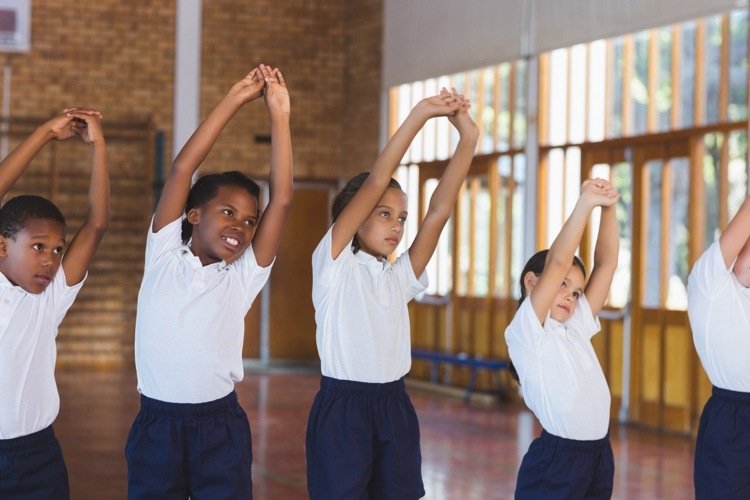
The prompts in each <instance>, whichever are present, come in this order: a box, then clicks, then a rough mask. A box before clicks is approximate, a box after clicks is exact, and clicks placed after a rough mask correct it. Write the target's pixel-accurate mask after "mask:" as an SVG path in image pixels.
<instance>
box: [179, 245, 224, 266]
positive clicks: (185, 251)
mask: <svg viewBox="0 0 750 500" xmlns="http://www.w3.org/2000/svg"><path fill="white" fill-rule="evenodd" d="M179 251H180V255H182V258H183V259H185V260H186V261H187V262H189V263H190V264H191V265H192V266H193V267H195V268H205V269H212V268H215V269H216V270H217V271H226V270H228V269H229V268H230V267H231V265H232V263H231V262H230V263H227V262H226V261H223V260H221V261H219V262H214V263H213V264H209V265H207V266H204V265H203V264H201V260H200V259H199V258H198V256H197V255H195V254H194V253H193V251H192V250H190V246H189V244H188V245H182V246H181V247H180V250H179Z"/></svg>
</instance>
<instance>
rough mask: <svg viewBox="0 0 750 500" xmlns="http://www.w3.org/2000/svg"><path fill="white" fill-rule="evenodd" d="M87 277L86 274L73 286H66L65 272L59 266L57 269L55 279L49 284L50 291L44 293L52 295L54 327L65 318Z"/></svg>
mask: <svg viewBox="0 0 750 500" xmlns="http://www.w3.org/2000/svg"><path fill="white" fill-rule="evenodd" d="M87 277H88V273H86V275H84V277H83V279H82V280H81V281H79V282H78V283H76V284H75V285H72V286H68V284H67V282H66V279H65V270H64V269H63V266H60V267H59V268H58V269H57V274H55V278H54V279H53V280H52V283H50V289H48V290H47V291H46V292H48V293H52V298H53V301H54V304H55V305H54V315H55V325H59V324H60V323H62V320H63V318H65V314H66V313H67V312H68V309H70V306H72V305H73V302H74V301H75V300H76V297H77V296H78V292H80V291H81V288H82V287H83V283H84V282H85V281H86V278H87Z"/></svg>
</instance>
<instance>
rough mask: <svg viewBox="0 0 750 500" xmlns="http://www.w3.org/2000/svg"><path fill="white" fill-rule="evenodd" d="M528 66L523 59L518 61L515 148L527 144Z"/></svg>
mask: <svg viewBox="0 0 750 500" xmlns="http://www.w3.org/2000/svg"><path fill="white" fill-rule="evenodd" d="M527 81H528V64H526V61H525V60H523V59H521V60H518V61H516V87H515V89H516V102H515V110H514V112H513V147H514V148H522V147H524V145H525V144H526V112H527V107H526V92H527V91H528V84H527Z"/></svg>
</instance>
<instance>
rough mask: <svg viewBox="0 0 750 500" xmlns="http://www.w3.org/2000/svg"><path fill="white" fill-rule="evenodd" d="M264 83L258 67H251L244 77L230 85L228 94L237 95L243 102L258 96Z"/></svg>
mask: <svg viewBox="0 0 750 500" xmlns="http://www.w3.org/2000/svg"><path fill="white" fill-rule="evenodd" d="M265 84H266V82H265V81H263V75H262V74H261V71H260V69H258V68H253V70H252V71H250V73H248V74H247V75H245V78H243V79H242V80H240V81H239V82H237V83H235V84H234V85H232V88H231V89H229V95H231V96H235V97H238V98H239V99H240V100H241V101H242V102H243V103H246V102H250V101H253V100H255V99H257V98H258V97H260V95H261V93H262V92H263V87H264V86H265Z"/></svg>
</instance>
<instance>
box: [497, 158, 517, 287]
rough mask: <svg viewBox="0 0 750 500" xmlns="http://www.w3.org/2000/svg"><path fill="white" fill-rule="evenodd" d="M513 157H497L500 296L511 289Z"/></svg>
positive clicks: (498, 284)
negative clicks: (510, 250) (509, 237)
mask: <svg viewBox="0 0 750 500" xmlns="http://www.w3.org/2000/svg"><path fill="white" fill-rule="evenodd" d="M512 161H513V160H512V158H511V157H510V156H501V157H499V158H498V159H497V171H498V177H499V178H500V189H499V191H498V193H497V206H496V214H495V217H496V224H497V227H496V232H497V247H496V248H497V255H496V256H495V260H496V266H495V295H496V296H500V297H505V296H507V292H508V291H509V290H510V287H511V285H510V283H509V280H510V276H508V259H507V255H508V245H509V244H511V241H513V240H514V239H515V238H511V239H510V241H508V238H507V234H508V219H509V214H508V208H509V206H510V203H511V200H510V197H511V196H512V192H511V188H512V186H511V174H512V172H513V165H512Z"/></svg>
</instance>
